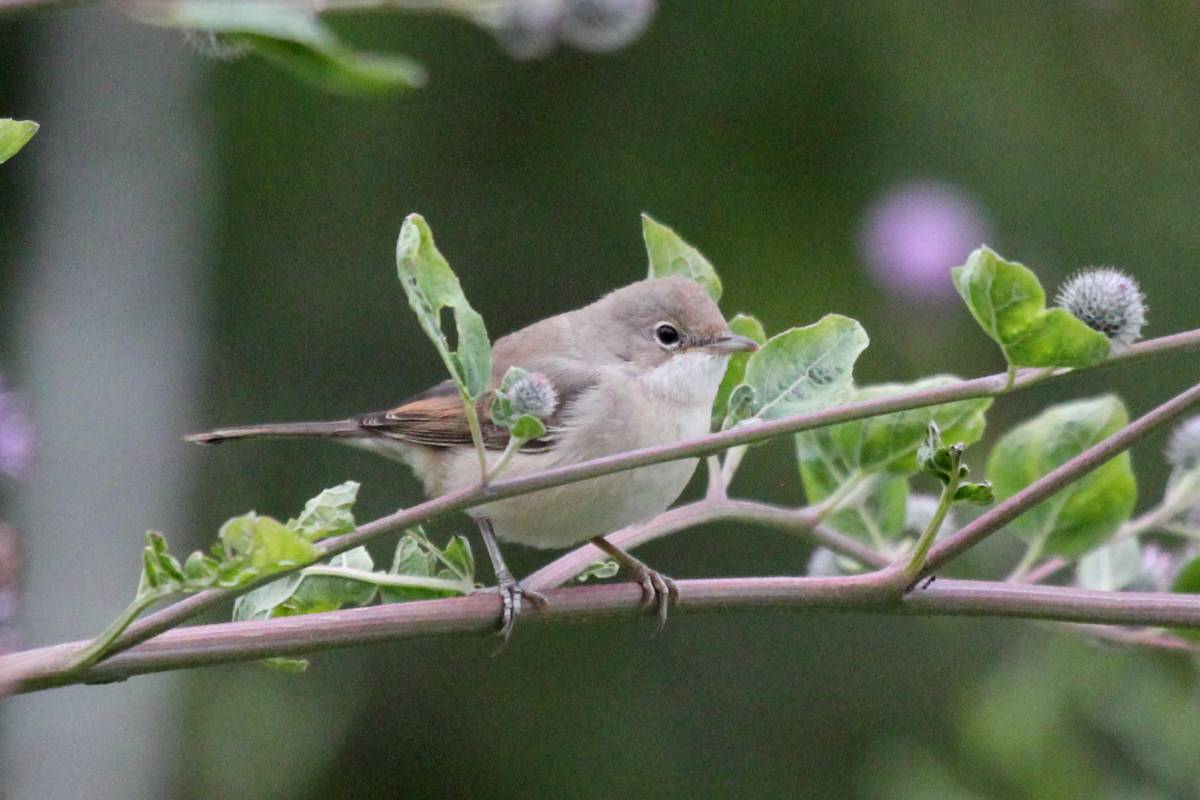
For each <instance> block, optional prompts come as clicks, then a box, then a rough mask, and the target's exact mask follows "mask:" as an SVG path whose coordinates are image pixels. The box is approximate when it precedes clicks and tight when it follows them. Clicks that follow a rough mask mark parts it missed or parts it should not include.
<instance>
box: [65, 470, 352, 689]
mask: <svg viewBox="0 0 1200 800" xmlns="http://www.w3.org/2000/svg"><path fill="white" fill-rule="evenodd" d="M358 488H359V485H358V484H357V483H355V482H354V481H347V482H345V483H343V484H341V485H339V486H335V487H333V488H331V489H326V490H325V491H323V492H321V493H320V494H318V495H317V496H316V497H314V498H312V499H311V500H309V501H308V502H307V503H306V504H305V506H304V510H303V511H301V512H300V515H299V516H297V517H296V518H295V519H290V520H288V521H287V522H286V523H283V522H280V521H278V520H276V519H274V518H272V517H267V516H262V515H259V514H257V513H255V512H253V511H251V512H249V513H247V514H243V515H242V516H239V517H234V518H233V519H231V520H229V521H228V522H226V523H225V524H224V525H222V526H221V529H220V531H219V532H218V533H217V541H216V542H215V543H214V544H213V546H212V548H211V550H210V551H209V552H208V553H205V552H202V551H200V550H197V551H195V552H193V553H192V554H191V555H189V556H188V557H187V558H186V559H185V560H184V562H183V563H182V564H181V563H180V562H179V560H178V559H176V558H175V557H174V556H173V555H171V553H170V550H169V548H168V546H167V540H166V537H164V536H163V535H162V534H161V533H157V532H154V531H150V532H148V533H147V534H146V546H145V547H144V548H143V549H142V573H141V577H140V579H139V580H138V588H137V593H136V595H135V596H134V599H133V601H132V602H131V603H130V604H129V606H128V607H127V608H126V609H125V611H124V612H122V613H121V615H120V616H119V617H118V618H117V619H116V621H114V622H113V624H112V625H110V626H109V627H108V629H107V630H105V631H104V633H102V634H101V635H100V636H99V637H97V638H96V640H95V641H93V642H92V643H91V644H90V645H89V646H88V647H87V648H85V649H84V650H83V651H81V652H80V653H79V655H78V656H76V666H77V667H86V666H88V665H90V664H92V663H94V662H95V661H96V660H97V659H98V658H99V657H100V656H101V655H103V654H104V652H105V651H106V650H107V649H108V647H109V645H111V644H112V642H113V640H115V639H116V637H117V636H119V635H120V634H121V632H122V631H124V630H125V628H127V627H128V626H129V624H130V623H131V622H132V621H133V620H134V619H136V618H137V615H138V614H140V613H141V612H142V611H144V610H145V609H146V608H148V607H149V606H151V605H152V604H154V603H155V602H157V601H159V600H161V599H163V598H165V597H169V596H171V595H173V594H178V593H192V592H198V591H201V590H203V589H209V588H214V587H216V588H221V589H240V588H242V587H245V586H248V585H250V584H251V583H254V582H256V581H258V580H261V579H262V578H265V577H268V576H270V575H273V574H275V573H277V572H283V571H286V570H291V569H295V568H296V567H298V566H301V565H303V564H309V563H311V562H313V561H315V560H316V559H317V558H318V557H319V556H320V553H321V551H320V550H319V549H318V548H317V545H316V543H317V542H318V541H320V540H321V539H325V538H328V537H330V536H338V535H340V534H343V533H348V532H349V531H352V530H354V514H353V507H354V502H355V500H356V499H357V497H358Z"/></svg>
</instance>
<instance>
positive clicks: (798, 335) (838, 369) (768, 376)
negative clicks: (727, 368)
mask: <svg viewBox="0 0 1200 800" xmlns="http://www.w3.org/2000/svg"><path fill="white" fill-rule="evenodd" d="M869 342H870V340H869V339H868V338H867V334H866V331H864V330H863V329H862V326H861V325H859V324H858V323H857V322H855V321H854V320H852V319H850V318H849V317H843V316H840V315H838V314H827V315H826V316H825V317H823V318H822V319H821V320H820V321H819V322H815V323H813V324H812V325H808V326H806V327H803V328H792V329H791V330H787V331H784V332H783V333H780V334H777V335H775V336H772V337H771V338H770V339H768V340H767V342H766V344H764V345H763V346H762V347H760V348H759V349H758V350H756V351H755V352H753V353H751V354H750V358H748V359H747V360H746V372H745V376H744V383H743V384H742V385H745V386H749V387H750V388H752V389H753V390H754V397H753V398H752V399H753V402H752V404H751V406H750V409H751V410H752V416H754V417H756V418H766V419H771V418H774V417H785V416H789V415H791V414H800V413H803V412H805V411H813V410H815V409H819V408H824V407H826V406H829V405H831V404H833V403H835V402H837V401H838V400H841V399H842V398H843V397H844V396H845V395H846V393H847V392H848V391H849V389H850V386H851V383H852V381H853V369H854V362H855V361H856V360H857V359H858V356H859V354H860V353H861V352H862V351H863V350H865V349H866V347H867V344H868V343H869ZM739 388H740V387H739ZM734 391H735V393H736V391H737V390H734Z"/></svg>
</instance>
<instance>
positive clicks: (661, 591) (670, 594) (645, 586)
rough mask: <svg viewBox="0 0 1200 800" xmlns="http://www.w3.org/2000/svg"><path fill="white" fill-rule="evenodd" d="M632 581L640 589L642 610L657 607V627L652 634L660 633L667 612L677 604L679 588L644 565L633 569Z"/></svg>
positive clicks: (665, 624) (664, 624) (664, 623)
mask: <svg viewBox="0 0 1200 800" xmlns="http://www.w3.org/2000/svg"><path fill="white" fill-rule="evenodd" d="M633 580H634V582H635V583H637V584H638V585H639V586H641V587H642V608H652V607H654V606H656V605H657V607H658V626H657V627H656V628H655V630H654V632H655V633H656V634H658V633H662V630H663V628H665V627H666V626H667V614H668V612H669V611H670V610H671V609H672V608H674V607H675V606H676V605H678V604H679V587H678V586H676V585H675V581H674V580H672V579H671V578H668V577H667V576H666V575H663V574H662V573H661V572H658V571H657V570H653V569H650V567H647V566H646V565H645V564H639V565H638V566H637V567H635V568H634V569H633Z"/></svg>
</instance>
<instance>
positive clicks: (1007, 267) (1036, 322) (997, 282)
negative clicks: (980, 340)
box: [951, 247, 1109, 368]
mask: <svg viewBox="0 0 1200 800" xmlns="http://www.w3.org/2000/svg"><path fill="white" fill-rule="evenodd" d="M951 275H952V276H953V279H954V286H955V288H956V289H958V293H959V294H960V295H962V298H963V300H964V301H965V302H966V304H967V308H968V309H970V311H971V316H973V317H974V318H975V321H976V322H978V323H979V326H980V327H981V328H983V330H984V332H985V333H986V334H987V335H988V336H990V337H991V338H992V339H993V340H994V341H995V342H996V343H997V344H999V345H1000V349H1001V350H1002V351H1003V352H1004V357H1005V359H1006V360H1007V361H1008V363H1009V364H1011V365H1013V366H1018V367H1077V368H1078V367H1090V366H1092V365H1094V364H1098V363H1099V362H1101V361H1103V360H1104V358H1105V357H1106V356H1107V355H1108V350H1109V341H1108V337H1107V336H1105V335H1104V334H1103V333H1101V332H1099V331H1095V330H1092V329H1091V328H1089V327H1088V326H1087V325H1086V324H1085V323H1084V322H1082V321H1081V320H1079V319H1076V318H1075V317H1074V316H1072V315H1071V313H1070V312H1069V311H1067V310H1066V309H1062V308H1055V309H1051V310H1049V311H1047V310H1046V292H1045V290H1044V289H1043V288H1042V284H1041V283H1040V282H1039V281H1038V278H1037V276H1036V275H1035V274H1033V272H1032V271H1031V270H1029V269H1028V268H1026V267H1025V266H1023V265H1021V264H1018V263H1016V262H1012V261H1005V260H1004V259H1003V258H1001V257H1000V256H998V255H997V254H996V253H995V252H993V251H992V250H991V249H989V248H987V247H981V248H979V249H978V250H976V251H975V252H973V253H971V255H970V256H969V257H968V258H967V263H966V264H964V265H963V266H961V267H955V268H954V269H953V270H951Z"/></svg>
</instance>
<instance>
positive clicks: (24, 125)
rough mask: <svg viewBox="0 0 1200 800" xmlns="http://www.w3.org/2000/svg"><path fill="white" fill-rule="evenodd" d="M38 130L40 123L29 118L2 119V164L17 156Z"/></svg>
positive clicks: (0, 132)
mask: <svg viewBox="0 0 1200 800" xmlns="http://www.w3.org/2000/svg"><path fill="white" fill-rule="evenodd" d="M37 132H38V124H37V123H36V122H30V121H29V120H20V119H8V118H4V119H0V164H3V163H4V162H5V161H8V160H9V159H10V158H12V157H13V156H15V155H16V154H17V153H18V152H19V151H20V149H21V148H22V147H24V146H25V145H26V144H28V143H29V140H30V139H32V138H33V135H34V134H35V133H37Z"/></svg>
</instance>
